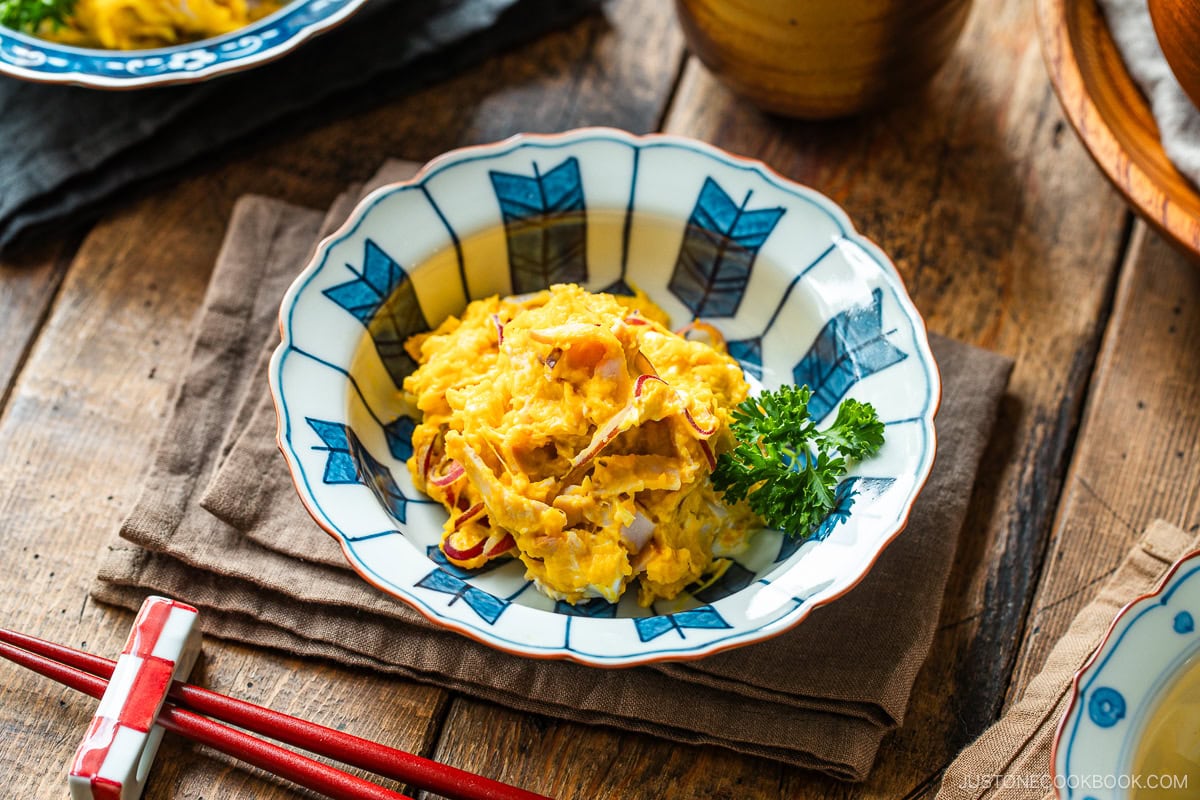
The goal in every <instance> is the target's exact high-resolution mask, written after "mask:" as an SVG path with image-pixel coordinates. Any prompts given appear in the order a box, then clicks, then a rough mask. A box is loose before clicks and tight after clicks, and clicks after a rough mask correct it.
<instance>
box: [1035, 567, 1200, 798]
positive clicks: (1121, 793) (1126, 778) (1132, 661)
mask: <svg viewBox="0 0 1200 800" xmlns="http://www.w3.org/2000/svg"><path fill="white" fill-rule="evenodd" d="M1198 622H1200V553H1192V554H1190V555H1188V556H1185V557H1184V558H1182V559H1180V560H1179V561H1178V562H1176V563H1175V565H1174V566H1172V567H1171V571H1170V572H1169V573H1168V574H1167V577H1166V578H1165V579H1164V580H1163V582H1162V584H1161V585H1160V586H1159V588H1158V589H1157V590H1156V591H1154V592H1153V593H1151V594H1149V595H1146V596H1144V597H1140V598H1138V599H1137V600H1135V601H1134V602H1132V603H1130V604H1129V605H1127V606H1125V608H1123V609H1122V610H1121V612H1120V613H1119V614H1118V615H1117V617H1116V619H1115V620H1114V621H1113V623H1112V626H1111V627H1110V628H1109V630H1108V633H1107V635H1106V636H1105V638H1104V641H1103V642H1102V643H1101V644H1100V647H1099V648H1098V649H1097V650H1096V653H1095V654H1094V655H1093V656H1092V658H1091V659H1090V660H1089V661H1088V663H1087V664H1086V665H1084V667H1083V669H1081V670H1080V671H1079V674H1078V675H1076V676H1075V680H1074V683H1073V685H1072V690H1073V692H1072V698H1071V704H1070V706H1069V707H1068V708H1067V713H1066V714H1065V715H1064V716H1063V719H1062V722H1061V724H1060V725H1059V728H1058V733H1057V736H1056V738H1055V741H1054V750H1053V753H1052V755H1051V758H1050V760H1051V764H1052V769H1053V772H1054V775H1053V780H1054V786H1055V789H1056V790H1057V791H1058V796H1059V798H1060V800H1125V799H1126V798H1128V797H1129V796H1130V789H1131V787H1133V786H1134V783H1135V779H1136V781H1138V782H1141V784H1142V786H1143V787H1145V782H1146V781H1147V780H1150V779H1151V776H1139V775H1138V774H1137V773H1138V771H1137V769H1136V768H1135V766H1136V763H1135V756H1136V754H1137V747H1138V744H1139V742H1141V741H1142V737H1143V736H1144V735H1145V734H1146V731H1147V726H1148V724H1149V723H1150V719H1151V717H1152V715H1153V712H1154V711H1155V709H1156V708H1157V707H1158V705H1159V701H1160V700H1161V698H1162V696H1163V695H1164V694H1165V693H1166V692H1167V690H1168V689H1169V688H1170V687H1171V686H1173V685H1174V682H1175V679H1176V678H1177V677H1179V676H1180V675H1181V674H1183V673H1184V672H1185V671H1187V670H1188V669H1195V668H1197V656H1200V628H1198V626H1197V623H1198ZM1180 777H1181V776H1176V775H1155V776H1153V780H1156V781H1163V779H1164V778H1165V779H1166V780H1167V781H1175V780H1178V779H1179V778H1180ZM1185 779H1186V778H1185ZM1169 785H1171V784H1170V783H1168V782H1163V783H1160V784H1159V785H1158V787H1153V786H1151V787H1146V788H1151V789H1153V788H1166V787H1168V786H1169ZM1192 789H1193V791H1194V790H1195V786H1193V787H1192Z"/></svg>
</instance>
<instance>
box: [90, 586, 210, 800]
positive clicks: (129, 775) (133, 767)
mask: <svg viewBox="0 0 1200 800" xmlns="http://www.w3.org/2000/svg"><path fill="white" fill-rule="evenodd" d="M196 616H197V612H196V609H194V608H192V607H191V606H189V605H185V604H183V603H179V602H177V601H175V600H170V599H168V598H165V597H147V598H146V600H145V602H144V603H142V608H141V610H140V611H139V612H138V615H137V619H136V620H135V621H134V623H133V630H132V631H130V633H129V640H128V641H127V642H126V643H125V649H124V650H122V651H121V656H120V658H118V659H117V666H116V669H115V670H114V671H113V675H112V678H110V679H109V682H108V688H107V689H105V691H104V697H103V698H101V700H100V705H99V707H98V708H97V709H96V715H95V716H94V717H93V718H92V723H91V725H89V726H88V730H87V733H86V734H85V735H84V737H83V741H82V742H81V743H80V745H79V748H78V749H77V750H76V751H75V760H74V761H73V762H72V764H71V770H70V773H69V775H68V783H69V785H70V789H71V797H72V800H136V798H138V797H141V794H142V787H143V786H144V785H145V782H146V775H147V773H149V771H150V765H151V763H153V761H154V756H155V754H156V753H157V752H158V743H159V741H160V740H161V739H162V734H163V729H162V728H161V727H160V726H158V725H156V724H155V720H156V719H157V718H158V714H159V711H161V710H162V706H163V703H164V702H165V701H166V699H167V692H168V691H169V690H170V688H171V682H172V681H173V680H186V679H187V677H188V675H189V673H191V671H192V666H193V665H194V664H195V663H196V657H197V656H198V655H199V654H200V628H199V626H198V625H197V624H196Z"/></svg>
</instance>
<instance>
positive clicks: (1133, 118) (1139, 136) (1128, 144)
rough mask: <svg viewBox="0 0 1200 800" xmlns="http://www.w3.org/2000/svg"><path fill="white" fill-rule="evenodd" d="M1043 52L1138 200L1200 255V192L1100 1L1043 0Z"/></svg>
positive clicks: (1106, 159)
mask: <svg viewBox="0 0 1200 800" xmlns="http://www.w3.org/2000/svg"><path fill="white" fill-rule="evenodd" d="M1037 13H1038V30H1039V32H1040V34H1041V43H1042V54H1043V55H1044V57H1045V59H1046V67H1047V69H1048V70H1049V72H1050V80H1051V82H1052V83H1053V84H1054V90H1055V92H1057V94H1058V98H1059V100H1060V101H1061V102H1062V106H1063V109H1064V110H1065V111H1066V114H1067V118H1068V119H1069V120H1070V121H1071V125H1072V126H1073V127H1074V128H1075V132H1076V133H1078V134H1079V138H1080V139H1082V140H1083V144H1084V146H1085V147H1086V148H1087V150H1088V152H1089V153H1091V155H1092V158H1093V159H1095V161H1096V163H1097V164H1099V165H1100V168H1101V169H1102V170H1103V171H1104V174H1105V175H1107V176H1108V178H1109V180H1111V181H1112V183H1113V185H1115V186H1116V187H1117V189H1118V190H1120V192H1121V194H1123V195H1125V198H1126V200H1128V201H1129V203H1130V205H1132V206H1133V208H1134V209H1135V210H1136V211H1137V212H1138V213H1139V214H1141V215H1142V217H1144V218H1145V219H1146V221H1147V222H1149V223H1150V224H1151V225H1152V226H1154V227H1155V228H1156V229H1158V230H1159V231H1160V232H1161V233H1162V234H1163V235H1164V236H1166V237H1167V238H1168V239H1170V240H1171V241H1173V242H1175V243H1176V244H1178V245H1179V246H1180V247H1182V248H1183V249H1184V250H1186V251H1187V252H1188V253H1189V254H1190V255H1191V256H1192V258H1194V259H1197V260H1200V191H1198V190H1197V189H1196V187H1194V186H1193V185H1192V184H1191V183H1189V182H1188V180H1187V179H1186V178H1184V177H1183V176H1182V175H1181V174H1180V173H1179V172H1178V171H1177V170H1176V169H1175V167H1174V166H1173V165H1172V164H1171V162H1170V160H1168V158H1167V155H1166V153H1165V152H1163V148H1162V144H1161V142H1160V141H1159V138H1158V128H1157V126H1156V125H1155V123H1154V117H1153V116H1152V114H1151V113H1150V106H1149V104H1148V103H1147V102H1146V98H1145V97H1143V96H1142V94H1141V92H1140V91H1139V90H1138V88H1137V85H1136V84H1135V83H1134V82H1133V79H1132V78H1131V77H1130V76H1129V73H1128V72H1126V70H1125V65H1124V63H1123V62H1122V61H1121V56H1120V53H1119V52H1118V51H1117V47H1116V44H1115V43H1114V42H1113V39H1112V36H1111V34H1110V33H1109V31H1108V26H1107V25H1106V24H1105V21H1104V15H1103V14H1102V13H1101V12H1100V9H1099V8H1098V7H1097V6H1096V3H1095V2H1094V0H1038V2H1037Z"/></svg>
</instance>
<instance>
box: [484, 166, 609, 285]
mask: <svg viewBox="0 0 1200 800" xmlns="http://www.w3.org/2000/svg"><path fill="white" fill-rule="evenodd" d="M488 174H489V176H490V177H491V179H492V189H493V191H494V192H495V194H496V201H497V202H498V203H499V204H500V212H501V215H502V216H503V219H504V235H505V238H506V239H507V241H508V269H509V273H510V277H511V279H512V290H513V292H514V293H515V294H524V293H526V292H536V291H538V290H541V289H545V288H547V287H548V286H551V285H552V284H555V283H581V284H582V283H586V282H587V277H588V267H587V204H586V202H585V200H584V196H583V180H582V178H581V176H580V174H579V159H577V158H575V157H574V156H572V157H570V158H568V159H566V160H565V161H563V163H561V164H559V165H558V166H557V167H554V168H553V169H551V170H550V171H549V172H546V173H544V174H543V173H541V172H539V171H538V166H537V164H536V163H534V165H533V177H529V176H527V175H515V174H512V173H509V172H499V171H497V170H492V171H491V172H489V173H488Z"/></svg>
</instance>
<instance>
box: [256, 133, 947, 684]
mask: <svg viewBox="0 0 1200 800" xmlns="http://www.w3.org/2000/svg"><path fill="white" fill-rule="evenodd" d="M567 282H572V283H578V284H581V285H583V286H585V287H586V288H588V289H591V290H594V291H595V290H603V291H608V292H617V293H622V292H624V293H628V292H629V291H630V288H629V287H631V286H636V287H638V288H640V289H642V290H644V291H645V292H647V293H648V294H649V295H650V297H651V298H652V299H653V300H654V301H655V302H657V303H658V304H659V305H660V306H661V307H662V308H663V309H665V310H666V311H667V312H668V313H669V314H670V315H671V317H672V321H673V323H675V324H677V325H682V324H684V323H687V322H688V321H690V320H692V319H694V318H700V319H703V320H704V321H706V322H709V323H711V324H712V325H714V326H716V327H717V328H718V329H719V330H720V331H721V332H722V333H723V334H724V336H725V337H726V339H727V340H728V342H729V349H730V352H731V353H732V354H733V355H734V356H736V357H737V359H738V360H739V361H740V362H741V363H742V365H743V366H744V367H745V371H746V374H747V376H748V377H749V378H750V379H751V382H752V384H753V385H760V386H767V387H776V386H779V385H780V384H782V383H791V382H796V383H807V384H809V385H810V386H811V387H812V388H813V390H814V395H813V400H812V403H811V406H810V408H811V409H812V410H813V412H814V415H815V416H816V417H818V418H821V417H825V416H826V415H827V414H829V413H830V412H831V411H832V410H833V409H834V408H835V407H836V406H837V404H838V402H839V401H840V400H841V399H842V398H843V397H846V396H853V397H855V398H857V399H859V400H863V401H868V402H871V403H873V404H874V405H875V407H876V409H877V410H878V412H879V413H880V415H881V418H882V419H883V420H884V421H885V422H886V423H887V429H886V437H887V440H886V443H885V445H884V447H883V449H882V451H881V452H880V453H879V455H878V456H876V457H874V458H872V459H870V460H869V461H866V462H864V463H862V464H860V465H859V466H858V467H857V468H856V469H855V470H853V472H852V474H851V475H850V476H849V477H848V478H847V479H846V480H845V481H844V482H843V483H842V484H841V485H840V487H839V489H838V492H837V497H838V501H839V505H838V507H837V510H836V511H835V512H834V513H833V514H832V515H831V516H830V517H829V519H828V520H827V521H826V522H825V524H824V525H822V526H821V528H820V530H819V531H817V533H816V535H815V536H814V537H813V538H812V539H811V540H810V541H807V542H805V543H803V544H801V543H797V542H794V541H792V540H789V539H784V538H782V537H781V536H780V535H779V534H778V533H776V532H774V531H765V532H761V533H759V534H757V535H756V536H755V538H754V539H753V545H752V546H751V547H750V549H749V550H748V551H747V552H746V553H745V554H743V555H742V556H740V557H739V558H738V560H737V562H736V563H735V564H734V565H733V567H732V568H730V569H729V570H728V571H727V572H726V573H725V575H724V577H723V578H722V579H721V581H719V582H718V583H717V584H715V585H712V586H709V587H707V588H704V589H703V590H697V591H696V592H695V593H694V594H685V595H684V596H682V597H680V598H678V599H677V600H675V601H672V602H659V603H656V604H655V605H654V607H653V608H648V609H646V608H639V607H638V606H637V604H636V602H634V598H633V597H632V596H631V595H636V592H628V593H627V595H626V597H625V598H623V599H622V602H621V603H620V604H619V605H610V604H608V603H607V602H604V601H602V600H593V601H590V602H585V603H581V604H579V605H576V606H570V605H567V604H565V603H556V602H555V601H553V600H550V599H548V598H547V597H545V596H543V595H542V594H540V593H539V592H538V591H537V590H536V589H534V588H533V587H532V585H531V584H530V583H529V582H527V581H526V580H525V577H524V569H523V567H522V565H521V564H520V563H519V562H518V561H516V560H510V561H508V562H507V563H505V564H503V565H496V566H494V567H493V568H491V569H486V568H485V569H484V570H482V571H478V572H467V571H464V570H462V569H459V568H457V567H455V566H453V565H451V564H449V563H448V562H447V561H446V559H445V558H444V557H443V556H442V555H441V553H440V552H439V550H438V547H437V545H438V541H439V534H440V532H441V529H442V523H443V521H444V520H445V518H446V515H445V513H444V512H443V510H442V508H441V507H440V506H438V505H436V504H431V502H430V501H428V500H427V499H426V498H424V497H423V496H422V495H421V493H419V492H418V491H416V490H415V489H414V488H413V485H412V482H411V481H410V479H409V474H408V470H407V469H406V467H405V465H404V462H405V460H406V459H407V458H408V457H409V456H410V455H411V453H412V448H411V443H410V437H411V433H412V430H413V426H414V421H413V420H412V419H410V418H408V417H406V416H404V415H403V414H402V411H401V406H400V404H399V403H398V395H399V390H398V388H397V387H399V386H400V385H401V381H402V379H403V377H404V376H405V375H406V374H408V373H409V372H410V371H411V370H412V369H413V367H414V364H413V362H412V361H411V360H410V359H409V357H408V356H407V354H406V353H405V352H404V350H403V348H402V344H403V342H404V340H405V339H406V338H407V337H409V336H410V335H412V334H414V333H417V332H420V331H424V330H427V329H428V328H430V327H431V326H434V325H437V324H438V323H439V322H441V320H443V319H444V318H445V317H446V316H447V315H450V314H456V313H458V312H460V311H461V310H462V309H463V307H464V306H465V305H466V304H467V302H468V301H469V300H472V299H477V298H481V297H486V296H489V295H494V294H500V295H509V294H519V293H523V292H529V291H533V290H537V289H541V288H544V287H546V286H547V285H549V284H551V283H567ZM281 327H282V333H283V341H282V344H281V345H280V347H279V349H278V350H277V351H276V352H275V355H274V358H273V360H272V362H271V373H270V378H271V389H272V392H273V393H274V398H275V401H276V404H277V410H278V413H279V444H280V448H281V449H282V450H283V453H284V455H285V456H286V458H287V462H288V465H289V467H290V468H291V471H292V476H293V478H294V479H295V482H296V485H297V488H298V491H299V493H300V497H301V499H302V500H303V501H304V504H305V505H306V506H307V507H308V510H309V511H310V512H311V513H312V515H313V517H314V518H315V519H316V520H317V522H318V523H320V525H321V526H322V527H323V528H325V529H326V530H327V531H329V533H331V534H332V535H333V536H334V538H336V539H337V541H338V542H339V543H340V544H341V547H342V550H343V551H344V552H345V555H346V558H347V559H348V560H349V561H350V564H351V565H353V567H354V569H355V570H357V571H358V572H359V573H360V574H361V575H362V576H363V577H364V578H365V579H366V580H367V581H369V582H370V583H372V584H374V585H375V586H377V587H379V588H380V589H382V590H383V591H385V592H388V593H390V594H392V595H395V596H396V597H398V598H400V599H402V600H404V601H406V602H408V603H410V604H411V605H412V606H413V607H415V608H416V609H417V610H418V611H420V612H421V613H422V614H424V615H425V616H426V617H428V618H429V619H430V620H433V621H434V622H435V623H438V624H440V625H444V626H446V627H448V628H452V629H454V630H457V631H460V632H462V633H464V634H467V635H468V636H471V637H473V638H475V639H477V640H479V641H481V642H484V643H486V644H489V645H492V646H495V647H498V648H500V649H503V650H507V651H510V652H514V653H518V654H521V655H527V656H536V657H547V658H568V659H573V660H576V661H580V662H584V663H589V664H596V665H606V666H625V665H630V664H637V663H643V662H647V661H656V660H667V659H685V658H696V657H699V656H703V655H706V654H709V653H713V652H716V651H719V650H724V649H727V648H731V647H736V646H738V645H744V644H747V643H750V642H754V641H757V640H760V639H763V638H765V637H769V636H772V635H774V634H778V633H780V632H782V631H784V630H786V629H788V628H790V627H792V626H794V625H796V624H797V623H798V622H800V621H801V620H802V619H804V618H805V617H806V616H807V615H808V613H809V612H810V611H811V610H812V609H813V608H815V607H817V606H819V605H822V604H824V603H828V602H830V601H831V600H833V599H835V598H837V597H839V596H841V595H842V594H844V593H845V592H846V591H848V590H849V589H850V588H851V587H852V586H854V584H856V583H857V582H858V581H859V580H860V579H861V578H862V577H863V575H865V574H866V572H867V571H868V570H869V569H870V568H871V565H872V564H873V563H874V561H875V559H876V558H878V556H879V554H880V552H881V551H882V550H883V548H884V547H885V546H886V545H887V544H888V542H890V541H891V540H892V539H893V538H894V537H895V536H896V535H897V534H899V533H900V531H901V529H902V528H903V527H904V525H905V522H906V520H907V517H908V514H909V511H910V509H911V507H912V504H913V501H914V500H915V499H916V497H917V494H918V492H920V490H921V487H922V485H923V484H924V482H925V479H926V477H927V475H928V474H929V470H930V467H931V465H932V464H933V458H934V428H933V416H934V413H935V411H936V410H937V406H938V403H939V400H940V397H941V393H940V382H939V377H938V372H937V367H936V365H935V364H934V361H933V357H932V356H931V354H930V351H929V344H928V342H927V339H926V332H925V327H924V325H923V323H922V321H921V318H920V317H919V316H918V314H917V312H916V310H915V309H914V308H913V305H912V303H911V301H910V300H909V298H908V295H907V294H906V293H905V290H904V287H903V285H902V284H901V282H900V279H899V277H898V275H897V273H896V270H895V268H894V267H893V265H892V264H891V263H890V262H889V261H888V259H887V257H886V256H885V255H884V254H883V253H882V252H881V251H880V250H879V248H877V247H876V246H875V245H873V244H871V243H870V242H869V241H867V240H866V239H864V238H863V237H862V236H860V235H859V234H858V233H856V232H855V230H854V228H853V226H852V225H851V224H850V221H849V219H847V217H846V215H845V213H844V212H843V211H842V210H841V209H839V208H838V207H837V206H835V205H834V204H833V203H832V202H831V201H830V200H828V199H827V198H825V197H823V196H822V195H820V194H818V193H817V192H814V191H812V190H811V189H808V188H805V187H803V186H799V185H797V184H795V183H791V182H789V181H787V180H785V179H784V178H781V177H780V176H778V175H776V174H775V173H773V172H771V171H770V170H769V169H767V168H766V167H765V166H764V165H762V164H761V163H758V162H755V161H748V160H745V159H741V158H736V157H734V156H731V155H729V154H727V153H724V152H722V151H720V150H718V149H717V148H715V147H711V146H709V145H706V144H703V143H700V142H696V141H691V140H688V139H683V138H678V137H671V136H644V137H640V136H633V135H630V134H628V133H624V132H622V131H617V130H610V129H584V130H578V131H572V132H569V133H565V134H560V135H549V136H541V135H522V136H516V137H514V138H512V139H509V140H508V141H504V142H500V143H497V144H491V145H486V146H482V147H472V148H467V149H463V150H457V151H454V152H451V153H448V154H446V155H443V156H441V157H440V158H437V159H436V160H434V161H433V162H431V163H430V164H428V165H427V166H426V167H425V168H424V169H423V170H422V171H421V172H420V173H419V174H418V175H417V176H416V177H415V178H414V179H413V180H411V181H408V182H406V183H401V184H396V185H393V186H388V187H385V188H382V189H380V190H378V191H376V192H374V193H373V194H371V195H370V196H369V197H367V198H366V199H365V200H364V201H363V202H362V203H361V204H360V205H359V206H358V208H357V209H356V210H355V212H354V213H353V214H352V215H351V216H350V219H349V220H348V221H347V222H346V224H345V225H344V226H342V228H341V229H340V230H339V231H338V232H337V233H335V234H334V235H332V236H331V237H329V238H328V239H326V240H325V241H324V242H322V243H321V245H320V246H319V247H318V249H317V251H316V254H315V255H314V257H313V259H312V261H311V262H310V263H309V264H308V266H307V268H306V269H305V270H304V272H303V273H302V274H301V275H300V277H299V278H298V279H297V280H296V281H295V283H294V284H293V285H292V287H291V288H290V290H289V291H288V292H287V295H286V296H285V298H284V300H283V305H282V309H281ZM495 563H496V562H493V564H495ZM493 564H489V566H493Z"/></svg>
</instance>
